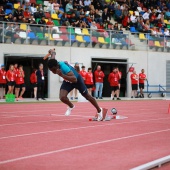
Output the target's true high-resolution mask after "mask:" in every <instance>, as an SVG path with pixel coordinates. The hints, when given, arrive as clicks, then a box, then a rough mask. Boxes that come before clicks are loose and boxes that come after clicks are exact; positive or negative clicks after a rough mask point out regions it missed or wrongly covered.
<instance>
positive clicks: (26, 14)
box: [23, 8, 31, 19]
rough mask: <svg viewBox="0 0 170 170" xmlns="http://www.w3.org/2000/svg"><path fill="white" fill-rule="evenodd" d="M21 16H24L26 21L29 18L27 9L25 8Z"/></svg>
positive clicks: (29, 14)
mask: <svg viewBox="0 0 170 170" xmlns="http://www.w3.org/2000/svg"><path fill="white" fill-rule="evenodd" d="M23 15H24V18H26V19H29V18H30V16H31V13H30V12H29V10H28V8H25V11H24V13H23Z"/></svg>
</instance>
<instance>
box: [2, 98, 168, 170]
mask: <svg viewBox="0 0 170 170" xmlns="http://www.w3.org/2000/svg"><path fill="white" fill-rule="evenodd" d="M99 104H100V106H101V107H105V108H108V109H109V110H110V109H111V108H112V107H115V108H116V109H117V110H118V114H120V115H123V116H127V117H128V118H127V119H123V120H115V119H114V120H112V121H107V122H91V121H88V119H89V118H90V117H92V116H93V115H95V112H96V111H95V109H94V108H93V107H92V106H91V105H90V103H75V105H76V108H75V109H74V110H73V112H72V115H71V116H69V117H65V116H64V112H65V110H66V106H65V105H64V104H62V103H33V104H0V146H1V147H0V170H11V169H12V170H23V169H24V170H34V169H36V170H78V169H80V168H81V170H104V169H107V170H128V169H130V168H133V167H136V166H139V165H141V164H144V163H147V162H150V161H153V160H155V159H158V158H161V157H164V156H167V155H169V154H170V114H168V113H167V111H168V106H169V101H166V100H147V101H146V100H145V101H109V102H108V101H107V102H106V101H103V102H99ZM51 114H55V115H52V116H51ZM164 169H170V165H169V164H168V165H166V166H165V167H164Z"/></svg>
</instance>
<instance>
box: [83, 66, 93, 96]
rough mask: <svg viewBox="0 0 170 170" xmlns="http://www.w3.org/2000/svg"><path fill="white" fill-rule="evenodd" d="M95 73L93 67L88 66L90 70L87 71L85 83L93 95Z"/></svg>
mask: <svg viewBox="0 0 170 170" xmlns="http://www.w3.org/2000/svg"><path fill="white" fill-rule="evenodd" d="M93 84H94V83H93V73H92V68H88V72H86V76H85V85H86V87H87V90H88V92H89V94H90V95H92V88H93Z"/></svg>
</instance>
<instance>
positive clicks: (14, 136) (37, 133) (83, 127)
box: [0, 118, 170, 140]
mask: <svg viewBox="0 0 170 170" xmlns="http://www.w3.org/2000/svg"><path fill="white" fill-rule="evenodd" d="M164 119H165V120H167V119H170V118H161V119H150V120H148V119H145V120H140V121H131V122H121V123H109V124H100V125H95V126H80V127H77V128H67V129H56V130H50V131H41V132H34V133H25V134H21V135H12V136H4V137H0V140H3V139H10V138H17V137H25V136H32V135H41V134H47V133H56V132H63V131H71V130H80V129H88V128H97V127H106V126H113V125H122V124H131V123H140V122H149V121H158V120H164ZM103 123H104V122H103Z"/></svg>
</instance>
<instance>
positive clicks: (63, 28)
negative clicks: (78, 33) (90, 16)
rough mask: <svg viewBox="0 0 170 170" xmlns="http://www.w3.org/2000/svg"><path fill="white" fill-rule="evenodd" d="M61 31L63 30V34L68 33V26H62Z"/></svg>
mask: <svg viewBox="0 0 170 170" xmlns="http://www.w3.org/2000/svg"><path fill="white" fill-rule="evenodd" d="M60 31H61V32H62V33H63V34H68V32H67V28H66V27H60Z"/></svg>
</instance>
